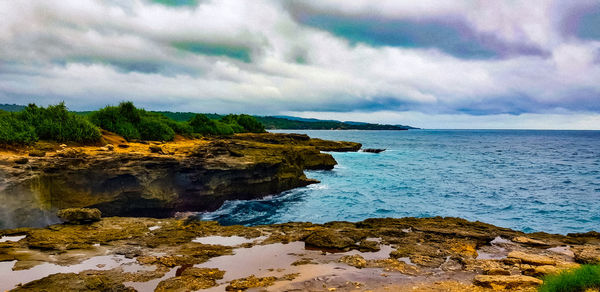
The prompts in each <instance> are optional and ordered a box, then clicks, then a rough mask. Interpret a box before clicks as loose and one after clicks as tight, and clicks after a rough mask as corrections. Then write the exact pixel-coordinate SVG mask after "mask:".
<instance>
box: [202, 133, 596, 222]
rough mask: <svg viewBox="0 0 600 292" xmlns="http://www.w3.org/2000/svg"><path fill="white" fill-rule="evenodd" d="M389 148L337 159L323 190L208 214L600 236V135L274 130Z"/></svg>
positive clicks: (321, 175) (229, 218) (319, 174)
mask: <svg viewBox="0 0 600 292" xmlns="http://www.w3.org/2000/svg"><path fill="white" fill-rule="evenodd" d="M277 132H295V133H306V134H308V135H310V136H311V137H315V138H323V139H330V140H347V141H356V142H360V143H363V145H364V146H363V147H367V148H387V150H386V151H385V152H382V153H380V154H372V153H363V152H358V153H332V154H333V156H334V157H335V159H336V160H337V161H338V163H339V165H338V166H337V167H336V168H335V169H334V170H333V171H310V172H307V175H308V177H311V178H315V179H318V180H320V181H321V183H320V184H315V185H311V186H308V187H305V188H299V189H295V190H292V191H288V192H286V193H283V194H280V195H276V196H272V197H268V198H265V199H262V200H255V201H231V202H227V203H226V204H225V205H224V206H223V207H222V208H221V209H219V210H217V211H216V212H212V213H205V214H202V215H201V216H202V218H203V219H211V220H218V221H219V222H221V223H222V224H245V225H255V224H267V223H282V222H289V221H310V222H316V223H322V222H327V221H333V220H347V221H359V220H363V219H366V218H371V217H405V216H415V217H430V216H456V217H462V218H465V219H469V220H479V221H483V222H487V223H491V224H494V225H498V226H502V227H509V228H513V229H518V230H522V231H526V232H532V231H546V232H551V233H562V234H565V233H569V232H585V231H590V230H597V231H600V131H528V130H411V131H277Z"/></svg>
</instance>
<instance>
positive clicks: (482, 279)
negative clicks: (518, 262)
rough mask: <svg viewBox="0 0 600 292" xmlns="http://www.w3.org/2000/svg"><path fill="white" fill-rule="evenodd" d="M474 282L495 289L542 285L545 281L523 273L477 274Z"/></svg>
mask: <svg viewBox="0 0 600 292" xmlns="http://www.w3.org/2000/svg"><path fill="white" fill-rule="evenodd" d="M474 283H475V285H477V286H481V287H485V288H492V289H495V290H501V289H508V290H510V289H519V288H526V287H536V286H539V285H541V284H542V283H543V281H542V280H540V279H538V278H534V277H530V276H523V275H513V276H505V275H477V276H475V280H474Z"/></svg>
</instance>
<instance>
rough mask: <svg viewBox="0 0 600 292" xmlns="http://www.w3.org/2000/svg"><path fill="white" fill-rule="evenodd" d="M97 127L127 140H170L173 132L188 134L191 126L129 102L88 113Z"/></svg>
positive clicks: (173, 134)
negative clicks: (139, 107)
mask: <svg viewBox="0 0 600 292" xmlns="http://www.w3.org/2000/svg"><path fill="white" fill-rule="evenodd" d="M89 119H90V121H92V122H93V123H94V124H96V125H98V126H99V127H101V128H103V129H106V130H108V131H111V132H115V133H117V134H119V135H121V136H123V138H125V139H127V140H139V139H141V140H154V141H171V140H173V138H174V137H175V134H176V133H177V134H182V135H190V134H191V133H192V128H191V127H190V126H189V125H188V124H187V123H184V122H177V121H174V120H171V119H169V118H167V117H166V116H164V115H161V114H158V113H152V112H148V111H145V110H143V109H138V108H136V107H135V106H134V105H133V103H131V102H122V103H120V104H119V105H118V106H107V107H105V108H103V109H100V110H98V111H95V112H92V113H91V114H90V115H89Z"/></svg>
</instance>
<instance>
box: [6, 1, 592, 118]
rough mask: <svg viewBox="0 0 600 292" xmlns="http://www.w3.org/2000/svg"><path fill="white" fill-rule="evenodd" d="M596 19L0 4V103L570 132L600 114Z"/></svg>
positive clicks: (566, 11) (437, 6) (537, 13)
mask: <svg viewBox="0 0 600 292" xmlns="http://www.w3.org/2000/svg"><path fill="white" fill-rule="evenodd" d="M599 8H600V2H598V1H596V0H582V1H574V2H565V1H549V0H548V1H537V0H536V1H504V2H489V1H434V0H424V1H417V2H415V1H412V2H411V1H408V2H407V1H388V0H381V1H370V0H355V1H350V2H347V3H344V5H339V1H333V0H319V1H312V0H307V1H301V2H300V1H286V0H253V1H242V0H220V1H216V0H203V1H191V0H184V1H165V0H160V1H149V0H126V1H108V0H106V1H100V0H64V1H58V2H45V1H36V0H21V1H3V2H0V17H2V19H3V21H2V23H0V44H1V45H0V103H21V104H23V103H29V102H37V103H40V104H50V103H56V102H58V101H63V100H64V101H65V102H66V103H67V105H69V106H70V107H71V108H73V109H94V108H97V107H99V106H104V105H106V104H111V103H116V102H119V101H122V100H133V101H134V102H136V103H138V104H140V105H142V106H144V107H147V108H149V109H157V110H158V109H161V110H181V111H200V112H220V113H228V112H250V113H255V114H279V113H282V112H295V113H302V112H306V113H311V114H316V113H318V112H323V115H326V114H327V113H340V114H344V113H357V112H366V113H380V112H399V113H407V112H410V113H415V115H417V113H418V114H422V115H426V116H427V115H429V116H431V117H450V116H456V117H457V118H459V117H460V119H464V120H467V119H468V118H469V117H470V118H472V119H473V121H477V122H481V123H483V122H486V121H488V120H486V119H488V118H486V117H496V118H498V119H500V118H503V119H506V120H507V121H508V120H509V119H511V118H515V119H517V120H518V119H523V117H525V116H528V117H542V116H544V117H553V115H557V114H560V115H561V117H563V116H564V117H568V116H573V117H574V119H575V117H576V116H577V115H599V114H600V61H599V60H600V41H599V40H598V37H596V36H595V33H596V32H597V27H598V26H595V25H594V23H595V21H597V19H598V17H597V11H598V10H597V9H599ZM374 116H375V117H377V116H378V115H374ZM316 117H318V115H317V116H316ZM561 119H562V118H561ZM432 120H436V119H432ZM415 121H416V122H419V123H420V122H425V119H422V120H415ZM438 121H440V123H441V124H440V126H443V125H449V124H451V123H445V122H444V120H442V119H438ZM528 121H529V120H528ZM426 124H427V125H429V124H428V123H426ZM417 126H419V124H417ZM421 126H424V125H421ZM457 126H458V125H457Z"/></svg>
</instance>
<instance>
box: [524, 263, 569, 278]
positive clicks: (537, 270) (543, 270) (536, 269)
mask: <svg viewBox="0 0 600 292" xmlns="http://www.w3.org/2000/svg"><path fill="white" fill-rule="evenodd" d="M560 271H561V269H559V268H557V267H555V266H550V265H545V266H531V267H530V268H528V269H525V270H524V271H523V274H524V275H527V276H533V277H542V276H545V275H551V274H558V273H559V272H560Z"/></svg>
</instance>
